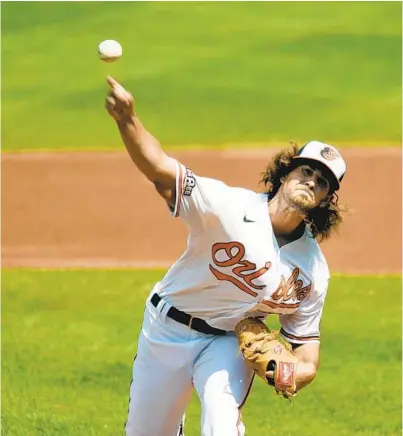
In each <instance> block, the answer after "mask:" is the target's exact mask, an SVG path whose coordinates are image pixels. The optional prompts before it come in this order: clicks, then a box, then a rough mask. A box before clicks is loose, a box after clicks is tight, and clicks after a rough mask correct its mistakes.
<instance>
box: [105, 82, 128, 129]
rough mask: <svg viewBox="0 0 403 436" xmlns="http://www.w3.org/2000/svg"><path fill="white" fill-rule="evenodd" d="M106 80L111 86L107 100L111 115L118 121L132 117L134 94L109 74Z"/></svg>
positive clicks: (107, 107) (107, 108)
mask: <svg viewBox="0 0 403 436" xmlns="http://www.w3.org/2000/svg"><path fill="white" fill-rule="evenodd" d="M106 81H107V82H108V85H109V87H110V91H109V93H108V95H107V97H106V102H105V107H106V110H107V111H108V112H109V115H110V116H111V117H112V118H114V119H115V120H116V121H121V120H123V119H125V118H130V117H132V116H133V115H134V99H133V96H132V95H131V94H130V92H128V91H126V89H125V88H123V86H122V85H121V84H120V83H118V82H117V81H116V80H115V79H114V78H113V77H110V76H108V77H107V78H106Z"/></svg>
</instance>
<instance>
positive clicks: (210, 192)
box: [171, 162, 232, 233]
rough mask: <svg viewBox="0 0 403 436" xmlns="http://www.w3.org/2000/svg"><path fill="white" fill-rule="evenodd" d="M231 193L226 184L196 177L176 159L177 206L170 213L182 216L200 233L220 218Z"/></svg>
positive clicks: (192, 228) (193, 229) (192, 229)
mask: <svg viewBox="0 0 403 436" xmlns="http://www.w3.org/2000/svg"><path fill="white" fill-rule="evenodd" d="M231 194H232V191H231V188H230V187H229V186H227V185H226V184H225V183H223V182H220V181H218V180H215V179H210V178H206V177H200V176H197V175H195V174H194V173H193V171H192V170H190V169H189V168H186V167H185V166H184V165H182V164H181V163H179V162H177V174H176V195H175V206H174V208H171V213H172V215H173V216H174V217H179V218H181V219H183V220H184V221H185V222H186V224H187V225H188V227H189V228H190V230H191V231H193V232H196V233H197V232H201V231H203V230H206V229H207V228H208V227H209V226H210V225H212V224H213V223H216V222H217V221H219V220H220V215H221V214H222V213H223V212H224V211H225V207H226V206H225V205H226V204H227V203H228V199H229V197H230V195H231Z"/></svg>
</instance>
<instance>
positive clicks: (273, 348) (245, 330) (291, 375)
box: [235, 318, 298, 400]
mask: <svg viewBox="0 0 403 436" xmlns="http://www.w3.org/2000/svg"><path fill="white" fill-rule="evenodd" d="M235 333H236V335H237V338H238V342H239V347H240V351H241V353H242V355H243V357H244V359H245V361H246V363H247V365H249V366H250V367H251V368H252V369H253V370H254V371H255V373H256V374H257V375H258V376H260V377H261V378H262V379H263V380H264V381H265V382H266V383H268V384H269V385H271V386H273V387H274V389H275V390H276V392H277V394H279V395H282V396H283V397H284V398H287V399H289V400H291V399H292V398H293V397H295V395H296V384H295V378H296V370H297V364H298V358H297V356H296V355H295V354H294V352H293V351H292V348H291V345H290V344H289V343H288V342H286V341H285V340H284V339H282V338H281V336H280V333H279V332H278V331H277V330H270V329H269V328H268V327H267V326H266V324H265V323H264V322H262V321H260V320H259V319H257V318H246V319H243V320H242V321H240V322H239V323H238V324H237V325H236V327H235ZM268 372H270V374H272V375H273V378H271V377H268V374H267V373H268Z"/></svg>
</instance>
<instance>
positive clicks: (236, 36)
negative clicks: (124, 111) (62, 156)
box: [2, 2, 401, 150]
mask: <svg viewBox="0 0 403 436" xmlns="http://www.w3.org/2000/svg"><path fill="white" fill-rule="evenodd" d="M2 17H3V18H2V60H3V63H2V84H3V86H2V103H3V115H2V117H3V118H2V119H3V128H2V147H3V150H20V149H38V148H40V149H44V148H48V149H49V148H51V149H55V148H57V149H60V148H61V147H63V148H82V147H84V148H97V149H99V148H100V147H102V148H104V147H106V148H114V147H117V146H119V147H120V144H119V143H118V141H116V134H115V131H114V129H111V128H110V125H109V124H108V123H107V122H103V121H104V120H105V116H104V113H103V110H104V109H103V98H104V94H105V92H106V84H105V80H104V79H105V76H106V75H107V74H111V75H114V76H115V77H116V78H117V79H118V80H120V81H122V83H123V84H124V85H125V86H127V87H128V88H129V89H130V90H132V92H133V94H134V95H135V97H136V99H137V102H138V103H137V108H138V111H139V112H140V113H141V115H142V117H143V118H144V120H146V122H147V125H148V127H149V128H150V130H151V131H152V132H155V134H156V135H157V136H158V138H160V139H161V141H162V143H163V144H165V145H183V146H189V145H190V144H203V145H206V144H212V145H221V144H239V143H243V144H248V145H250V144H251V143H255V142H257V143H265V142H278V141H286V142H287V141H289V140H290V138H292V139H295V140H298V141H301V140H303V141H305V140H306V139H307V138H313V137H315V138H326V139H327V140H328V141H330V142H334V143H336V142H348V143H350V144H351V143H365V144H366V145H368V144H373V143H375V144H379V143H382V144H383V145H386V144H393V145H396V144H397V145H399V144H400V139H401V120H400V110H401V56H400V54H401V4H400V3H399V2H253V3H246V2H113V3H112V2H5V3H3V4H2ZM104 39H116V40H118V41H119V42H120V43H121V44H122V46H123V57H122V59H121V60H119V61H118V62H116V63H115V64H112V65H111V64H104V63H102V62H101V61H99V60H98V59H97V46H98V44H99V43H100V42H101V41H102V40H104Z"/></svg>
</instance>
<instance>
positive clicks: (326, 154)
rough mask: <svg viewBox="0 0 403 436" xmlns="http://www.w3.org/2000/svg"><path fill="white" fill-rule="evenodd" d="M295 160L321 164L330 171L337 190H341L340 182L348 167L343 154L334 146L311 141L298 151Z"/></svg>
mask: <svg viewBox="0 0 403 436" xmlns="http://www.w3.org/2000/svg"><path fill="white" fill-rule="evenodd" d="M294 159H304V160H308V161H309V160H311V161H315V162H320V163H321V164H323V165H324V166H325V167H326V168H327V169H328V170H329V171H330V175H331V176H332V177H333V179H334V180H333V182H334V184H335V186H336V190H337V189H339V188H340V182H341V181H342V180H343V177H344V175H345V174H346V171H347V165H346V162H345V161H344V159H343V158H342V157H341V154H340V153H339V152H338V151H337V150H336V148H335V147H333V146H332V145H329V144H325V143H324V142H320V141H309V142H307V143H306V144H305V145H304V146H302V147H301V148H300V149H299V150H298V152H297V155H296V156H295V157H294Z"/></svg>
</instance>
